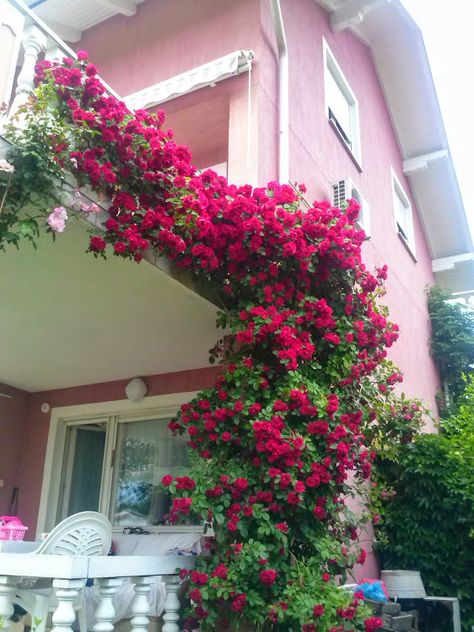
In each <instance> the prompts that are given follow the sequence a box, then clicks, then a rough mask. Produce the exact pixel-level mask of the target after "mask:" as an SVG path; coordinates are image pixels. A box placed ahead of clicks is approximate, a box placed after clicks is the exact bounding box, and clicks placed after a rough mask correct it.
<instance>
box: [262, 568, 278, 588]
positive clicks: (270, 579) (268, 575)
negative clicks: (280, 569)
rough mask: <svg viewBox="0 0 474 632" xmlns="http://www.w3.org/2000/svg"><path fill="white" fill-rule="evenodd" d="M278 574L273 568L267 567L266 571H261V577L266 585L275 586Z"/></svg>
mask: <svg viewBox="0 0 474 632" xmlns="http://www.w3.org/2000/svg"><path fill="white" fill-rule="evenodd" d="M277 575H278V573H277V572H276V571H275V570H274V569H273V568H267V569H266V570H264V571H260V574H259V579H260V581H261V582H262V584H264V585H265V586H273V584H274V583H275V580H276V578H277Z"/></svg>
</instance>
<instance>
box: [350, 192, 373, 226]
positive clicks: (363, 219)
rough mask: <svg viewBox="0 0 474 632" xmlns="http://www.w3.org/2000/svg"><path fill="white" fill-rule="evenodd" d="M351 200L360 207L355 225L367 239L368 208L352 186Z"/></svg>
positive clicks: (368, 224)
mask: <svg viewBox="0 0 474 632" xmlns="http://www.w3.org/2000/svg"><path fill="white" fill-rule="evenodd" d="M350 191H351V198H354V199H355V200H357V202H358V203H359V206H360V212H359V218H358V220H357V225H358V226H359V227H360V228H361V229H362V230H363V231H364V233H365V234H366V236H367V237H370V207H369V205H368V204H367V202H366V200H365V198H364V197H363V196H362V195H361V193H360V191H359V189H358V188H357V187H356V186H354V184H352V187H351V190H350Z"/></svg>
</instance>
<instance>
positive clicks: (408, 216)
mask: <svg viewBox="0 0 474 632" xmlns="http://www.w3.org/2000/svg"><path fill="white" fill-rule="evenodd" d="M392 189H393V208H394V215H395V225H396V229H397V233H398V235H399V237H400V239H401V240H402V241H403V243H404V244H405V246H407V248H408V249H409V251H410V252H411V253H412V255H413V256H415V231H414V229H413V213H412V208H411V204H410V200H409V199H408V196H407V194H406V193H405V191H404V189H403V187H402V185H401V183H400V180H399V179H398V178H397V176H396V175H395V173H394V172H393V170H392Z"/></svg>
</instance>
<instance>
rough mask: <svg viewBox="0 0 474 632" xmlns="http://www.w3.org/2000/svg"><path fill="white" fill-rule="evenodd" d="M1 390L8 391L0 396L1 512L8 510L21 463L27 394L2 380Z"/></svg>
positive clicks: (4, 512)
mask: <svg viewBox="0 0 474 632" xmlns="http://www.w3.org/2000/svg"><path fill="white" fill-rule="evenodd" d="M0 391H1V393H3V394H5V395H11V398H8V397H0V440H1V458H0V480H2V481H3V487H0V515H5V514H8V512H9V507H10V500H11V497H12V492H13V488H14V487H15V486H16V479H17V473H18V472H19V471H20V470H21V468H22V466H23V463H22V461H21V458H20V453H21V448H22V442H23V439H24V429H25V416H26V411H27V405H28V398H29V395H28V393H25V391H21V390H19V389H17V388H12V387H11V386H5V385H3V384H0Z"/></svg>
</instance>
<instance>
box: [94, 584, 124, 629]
mask: <svg viewBox="0 0 474 632" xmlns="http://www.w3.org/2000/svg"><path fill="white" fill-rule="evenodd" d="M96 581H97V583H98V588H99V594H100V602H99V605H98V606H97V610H96V611H95V619H96V623H95V625H94V627H93V630H94V632H113V629H114V617H115V608H114V597H115V594H116V593H117V589H118V587H119V586H120V585H121V584H122V583H123V579H122V578H121V577H111V578H107V579H99V580H96Z"/></svg>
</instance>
